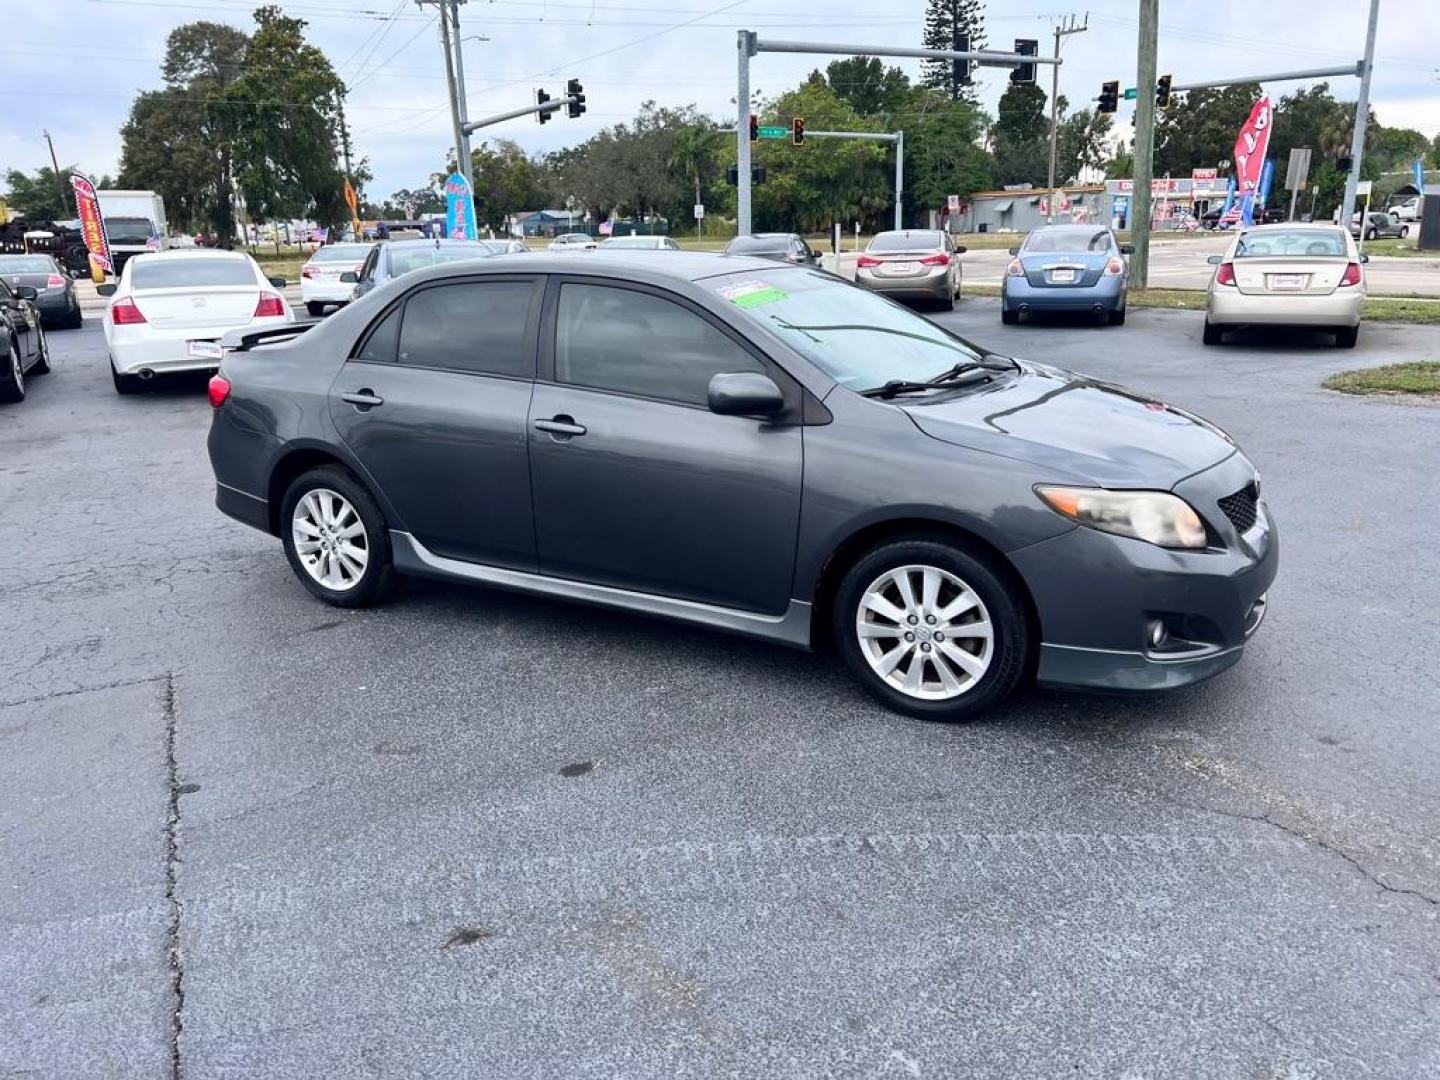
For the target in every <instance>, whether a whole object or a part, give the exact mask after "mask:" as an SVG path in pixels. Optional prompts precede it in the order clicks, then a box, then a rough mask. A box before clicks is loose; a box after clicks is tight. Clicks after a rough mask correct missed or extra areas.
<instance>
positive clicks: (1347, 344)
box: [1335, 326, 1360, 349]
mask: <svg viewBox="0 0 1440 1080" xmlns="http://www.w3.org/2000/svg"><path fill="white" fill-rule="evenodd" d="M1359 340H1360V327H1358V326H1337V327H1336V328H1335V347H1336V348H1339V349H1353V348H1354V347H1355V342H1357V341H1359Z"/></svg>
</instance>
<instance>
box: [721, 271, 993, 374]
mask: <svg viewBox="0 0 1440 1080" xmlns="http://www.w3.org/2000/svg"><path fill="white" fill-rule="evenodd" d="M705 284H707V285H708V286H709V287H710V288H712V289H714V290H715V292H716V293H718V294H719V295H720V296H721V297H722V298H724V299H726V300H728V301H729V302H730V303H732V304H734V305H735V307H736V308H737V309H738V310H739V311H740V312H742V313H743V314H744V315H745V316H746V317H748V318H750V319H753V320H755V322H757V323H759V324H760V325H761V326H764V327H765V328H766V329H767V330H770V331H771V332H772V333H774V334H775V335H777V336H778V337H780V338H782V339H784V341H785V343H786V344H787V345H789V346H790V347H791V348H792V349H794V350H795V351H796V352H798V353H800V354H801V355H802V356H804V357H805V358H806V359H807V360H809V361H810V362H811V363H813V364H814V365H815V366H816V367H818V368H820V370H822V371H824V372H825V374H827V375H829V376H830V377H831V378H832V379H834V380H835V381H836V382H839V383H842V384H844V385H845V386H848V387H849V388H850V389H852V390H869V389H871V388H873V387H878V386H884V385H885V384H886V383H887V382H891V381H894V380H897V379H900V380H905V381H907V382H922V381H924V380H926V379H933V378H934V377H935V376H937V375H941V374H943V373H944V372H946V371H949V370H950V369H951V368H953V367H954V366H955V365H956V364H963V363H970V362H975V361H979V360H980V359H981V357H982V356H983V353H982V352H980V351H979V350H977V349H975V348H974V347H973V346H971V345H968V344H966V343H965V342H964V341H961V340H960V339H959V338H957V337H955V336H954V335H952V334H950V333H948V332H946V331H945V330H942V329H941V328H940V327H938V326H936V325H935V324H934V323H932V322H931V321H930V320H929V319H925V318H922V317H921V316H919V315H916V314H915V313H914V312H912V311H909V310H907V309H906V308H903V307H900V306H899V305H898V304H895V303H892V302H891V301H889V300H886V299H884V298H883V297H881V296H878V295H876V294H875V293H872V292H870V291H868V290H866V289H859V288H856V287H855V286H854V285H851V284H849V283H847V282H845V281H841V280H840V279H838V278H836V277H833V276H831V275H830V274H824V273H819V272H817V271H813V270H786V269H780V268H777V269H776V270H775V272H774V273H762V274H757V273H755V272H754V271H747V272H744V273H740V274H727V275H726V276H724V277H719V278H711V279H709V280H708V281H706V282H705Z"/></svg>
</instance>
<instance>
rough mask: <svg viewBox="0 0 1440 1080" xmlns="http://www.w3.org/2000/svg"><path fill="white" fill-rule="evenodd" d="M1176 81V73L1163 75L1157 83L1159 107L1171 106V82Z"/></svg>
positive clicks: (1157, 105) (1156, 95) (1156, 90)
mask: <svg viewBox="0 0 1440 1080" xmlns="http://www.w3.org/2000/svg"><path fill="white" fill-rule="evenodd" d="M1174 81H1175V76H1174V75H1161V76H1160V78H1159V80H1158V81H1157V82H1156V83H1155V107H1156V108H1157V109H1168V108H1170V84H1171V83H1173V82H1174Z"/></svg>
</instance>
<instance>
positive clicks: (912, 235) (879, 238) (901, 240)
mask: <svg viewBox="0 0 1440 1080" xmlns="http://www.w3.org/2000/svg"><path fill="white" fill-rule="evenodd" d="M942 246H943V244H942V242H941V239H940V233H938V232H930V231H929V230H928V229H927V230H924V231H920V232H885V233H879V234H878V235H876V237H875V239H873V240H871V241H870V245H869V247H867V248H866V249H865V250H866V251H878V252H885V251H931V250H933V249H935V248H939V247H942Z"/></svg>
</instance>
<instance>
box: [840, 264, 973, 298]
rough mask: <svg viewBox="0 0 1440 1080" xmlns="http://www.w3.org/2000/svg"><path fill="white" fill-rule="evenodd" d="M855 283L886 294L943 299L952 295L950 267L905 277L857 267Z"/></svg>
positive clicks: (940, 267) (934, 268)
mask: <svg viewBox="0 0 1440 1080" xmlns="http://www.w3.org/2000/svg"><path fill="white" fill-rule="evenodd" d="M855 283H856V284H857V285H863V286H864V287H865V288H867V289H869V290H871V291H872V292H877V293H884V294H885V295H886V296H928V297H933V298H934V299H937V300H943V299H945V298H946V297H947V296H949V295H950V292H949V290H950V269H949V267H946V266H936V267H933V268H931V269H929V270H927V271H926V272H925V273H924V274H908V275H905V276H903V277H901V276H898V275H896V276H891V275H889V274H877V273H876V272H875V271H874V270H872V269H870V268H868V267H867V268H865V269H856V271H855Z"/></svg>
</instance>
